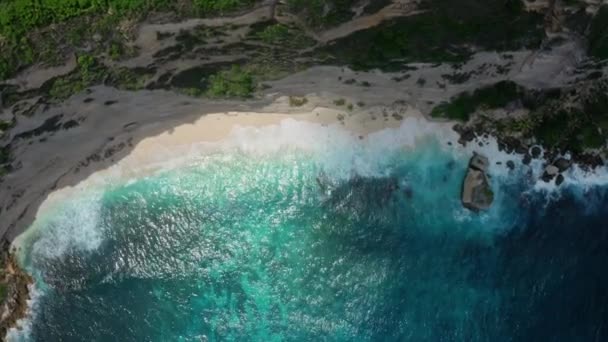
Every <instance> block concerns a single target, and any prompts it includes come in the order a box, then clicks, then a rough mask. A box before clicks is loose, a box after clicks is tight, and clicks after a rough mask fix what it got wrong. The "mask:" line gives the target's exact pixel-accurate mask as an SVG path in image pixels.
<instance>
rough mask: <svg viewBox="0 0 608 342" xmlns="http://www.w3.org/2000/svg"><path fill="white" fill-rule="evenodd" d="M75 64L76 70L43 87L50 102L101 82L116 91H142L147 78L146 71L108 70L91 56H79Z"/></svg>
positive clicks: (62, 98)
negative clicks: (46, 90)
mask: <svg viewBox="0 0 608 342" xmlns="http://www.w3.org/2000/svg"><path fill="white" fill-rule="evenodd" d="M77 62H78V68H77V69H76V70H75V71H74V72H72V73H71V74H69V75H66V76H63V77H58V78H55V79H53V80H51V81H49V83H50V85H44V86H43V88H47V89H48V94H49V96H50V98H51V99H52V100H55V101H58V100H64V99H66V98H68V97H70V96H72V95H74V94H76V93H78V92H81V91H83V90H85V89H86V88H87V87H90V86H93V85H95V84H99V83H102V82H103V81H105V82H106V83H107V84H110V85H112V86H114V87H116V88H118V89H124V90H137V89H142V88H143V87H144V85H145V81H146V80H147V79H148V77H149V73H148V72H147V71H146V70H144V71H143V72H141V71H139V72H138V71H137V70H133V69H127V68H116V69H108V68H106V67H105V66H104V65H102V64H101V63H99V62H97V60H96V59H95V58H94V57H93V56H91V55H80V56H79V57H78V59H77ZM43 90H44V89H43Z"/></svg>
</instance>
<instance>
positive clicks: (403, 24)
mask: <svg viewBox="0 0 608 342" xmlns="http://www.w3.org/2000/svg"><path fill="white" fill-rule="evenodd" d="M425 9H426V10H427V11H426V12H424V13H422V14H418V15H415V16H411V17H406V18H400V19H396V20H392V21H388V22H385V23H383V24H381V25H379V26H377V27H375V28H372V29H368V30H363V31H359V32H356V33H354V34H352V35H350V36H349V37H346V38H343V39H340V40H338V41H337V42H336V43H335V44H333V45H332V46H330V47H328V48H327V49H326V52H328V53H330V54H331V55H332V56H333V57H334V60H335V61H336V62H338V63H346V64H349V65H351V66H352V67H353V68H356V69H373V68H380V69H383V70H397V69H400V68H402V67H403V65H404V64H406V63H408V62H462V61H465V60H467V59H468V58H469V56H470V55H471V54H472V51H473V50H472V49H471V48H470V47H469V46H476V47H479V48H482V49H485V50H497V51H505V50H518V49H520V48H523V47H537V46H539V44H540V42H541V41H542V38H543V30H542V22H543V19H542V15H540V14H537V13H528V12H525V11H523V10H522V3H521V1H520V0H517V1H515V0H509V1H504V0H487V1H480V0H463V1H453V0H429V1H428V2H427V8H425Z"/></svg>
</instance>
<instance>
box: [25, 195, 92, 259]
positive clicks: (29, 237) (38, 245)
mask: <svg viewBox="0 0 608 342" xmlns="http://www.w3.org/2000/svg"><path fill="white" fill-rule="evenodd" d="M100 211H101V194H100V193H97V192H96V193H90V192H88V193H83V194H79V195H77V196H75V197H74V198H72V199H66V200H65V201H64V202H61V203H58V202H56V205H55V206H54V207H52V208H48V209H47V210H46V212H45V213H44V214H43V215H42V217H39V218H38V219H37V220H36V222H35V223H34V224H33V225H32V227H31V228H30V229H28V230H27V231H26V232H25V233H24V234H22V235H21V236H19V237H18V239H17V240H16V241H15V242H14V243H15V245H16V246H17V247H25V250H28V251H29V252H30V253H31V254H32V256H34V257H44V258H58V257H61V256H63V255H65V253H66V252H68V251H70V250H78V251H91V250H95V249H96V248H97V247H98V246H99V245H100V244H101V241H102V232H101V231H100ZM30 244H31V246H30Z"/></svg>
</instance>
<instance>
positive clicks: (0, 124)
mask: <svg viewBox="0 0 608 342" xmlns="http://www.w3.org/2000/svg"><path fill="white" fill-rule="evenodd" d="M12 125H13V123H12V122H10V121H4V120H0V132H3V131H6V130H7V129H9V128H10V127H11V126H12Z"/></svg>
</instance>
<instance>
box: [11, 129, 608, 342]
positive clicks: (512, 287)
mask: <svg viewBox="0 0 608 342" xmlns="http://www.w3.org/2000/svg"><path fill="white" fill-rule="evenodd" d="M450 143H451V144H450ZM481 145H482V146H479V145H475V146H474V145H469V146H467V147H460V146H458V145H457V144H456V136H455V135H454V133H453V132H451V131H450V130H444V127H443V126H440V125H439V124H434V123H427V122H425V121H423V120H418V119H406V120H404V123H403V125H402V126H401V127H399V128H395V129H386V130H383V131H379V132H376V133H372V134H369V135H367V136H364V137H359V136H358V135H356V134H354V133H352V132H350V131H347V130H345V129H343V128H341V127H340V126H339V125H332V126H321V125H318V124H312V123H302V122H297V121H295V120H285V121H283V122H281V123H280V124H279V125H274V126H268V127H257V128H251V127H241V128H237V129H235V130H234V132H233V134H232V135H231V136H230V137H229V138H227V139H226V140H224V141H221V142H219V143H201V144H199V145H197V146H193V147H191V148H190V149H189V150H190V151H191V152H190V153H189V154H188V155H187V156H181V157H182V158H181V160H180V161H179V162H176V161H175V160H169V161H167V166H166V167H165V168H161V169H159V170H158V171H157V172H155V173H152V174H148V173H147V174H145V175H142V177H140V178H135V179H120V177H118V179H117V178H111V179H108V180H107V186H106V187H100V184H102V182H99V181H100V180H99V179H97V183H96V186H94V187H92V188H90V189H88V190H87V186H86V182H85V183H84V184H82V185H80V189H81V190H82V191H80V192H78V195H77V196H71V197H69V196H68V198H67V199H66V201H65V202H62V204H61V205H58V206H56V207H55V209H53V210H48V211H47V212H46V213H41V214H40V215H39V218H38V219H37V221H36V222H35V224H34V226H33V227H32V228H33V229H32V230H31V232H32V233H30V232H28V233H26V234H24V236H23V237H22V238H20V239H21V240H20V242H19V246H21V247H22V251H21V253H22V255H24V256H25V257H24V259H23V260H24V263H25V266H26V267H27V268H28V270H30V271H31V272H32V273H33V274H34V275H35V276H36V278H37V285H36V286H37V288H38V291H39V293H40V295H38V296H36V302H35V303H34V304H33V305H32V311H34V312H33V314H32V315H31V321H30V322H28V323H27V325H29V326H30V327H31V330H30V331H29V335H27V336H26V339H27V338H31V339H42V338H47V339H53V338H59V337H60V336H66V334H70V336H74V337H75V338H77V339H120V340H142V339H144V340H155V341H163V340H180V339H181V340H201V339H203V340H286V341H300V340H333V341H347V340H395V341H397V340H399V341H403V340H410V341H426V340H428V341H436V340H471V341H475V340H478V341H486V340H489V339H494V340H521V339H522V338H523V339H527V338H530V337H535V338H540V337H544V338H551V336H552V335H550V333H551V331H549V332H548V333H547V334H546V335H539V333H538V332H537V330H535V329H536V326H534V325H532V323H529V322H530V315H541V314H544V313H543V312H542V310H541V309H542V306H543V303H544V302H543V298H545V297H543V296H537V295H534V294H533V293H530V292H527V291H529V288H534V286H533V285H535V284H543V282H546V281H547V280H546V277H549V278H550V279H554V278H553V277H557V276H558V275H559V274H560V272H563V271H564V270H563V269H561V268H560V267H562V265H564V264H563V263H553V262H550V260H549V259H550V258H553V256H550V257H547V259H543V258H539V257H538V254H542V250H547V251H555V250H559V248H562V247H561V246H562V245H563V244H564V243H565V241H566V240H568V239H572V238H571V237H569V235H567V233H566V232H568V230H567V229H565V228H563V227H562V228H560V229H561V230H558V231H562V232H563V233H561V234H558V235H556V236H557V237H556V238H555V239H550V240H549V241H551V243H547V242H543V240H541V241H535V240H534V239H532V240H529V239H528V240H525V239H524V238H523V237H522V234H523V235H524V237H525V234H536V235H538V234H541V235H540V236H544V234H551V233H550V231H549V230H547V229H548V227H545V226H544V225H543V221H540V220H539V219H538V217H543V218H544V219H545V220H547V223H548V225H549V226H550V227H556V225H558V226H559V224H560V221H555V220H554V217H555V218H557V217H558V215H555V211H556V210H558V209H559V208H560V207H559V206H562V205H563V206H568V207H567V208H569V209H568V210H569V213H571V214H572V215H579V217H580V222H579V223H580V224H581V225H585V224H587V223H589V224H593V223H594V222H596V221H597V220H598V217H602V215H605V214H604V213H603V212H602V210H603V209H604V208H602V207H601V206H602V204H601V203H606V202H605V197H606V196H605V193H603V192H601V191H600V190H596V189H598V185H597V184H596V185H594V186H593V187H592V188H593V189H592V190H587V192H586V193H587V195H585V196H587V200H589V199H590V197H589V196H590V195H589V193H592V194H593V195H592V196H594V198H592V199H593V201H594V202H596V203H600V205H599V206H597V207H596V208H595V209H594V210H591V211H586V212H585V211H581V209H582V208H583V207H581V206H580V205H578V204H576V203H580V202H579V201H580V200H579V199H577V198H578V197H577V195H576V191H577V190H578V188H576V186H575V185H574V182H575V181H574V179H576V177H578V172H580V171H579V169H577V168H576V167H575V168H573V169H572V170H570V171H569V172H568V175H567V177H566V178H567V179H568V180H567V181H566V182H565V185H567V186H565V187H563V188H562V189H563V192H564V194H563V196H560V197H555V198H553V199H551V200H549V201H548V200H547V196H546V191H547V190H546V189H539V188H538V185H537V184H538V182H537V180H536V179H535V178H534V175H537V174H538V173H539V172H540V171H541V169H542V165H541V164H542V162H541V161H538V162H534V163H533V164H532V166H531V167H528V166H524V165H522V164H521V162H520V161H519V160H520V158H521V156H517V155H515V154H506V153H504V152H500V151H499V149H498V146H497V143H496V141H495V140H493V139H491V138H488V139H484V140H483V141H482V144H481ZM473 150H476V151H480V152H481V153H484V154H486V155H487V156H488V157H489V158H490V161H491V162H492V165H491V167H490V174H491V176H492V180H491V181H492V186H493V187H494V189H495V193H496V198H495V204H494V205H493V207H492V208H491V209H490V210H489V211H488V212H484V213H481V214H474V213H471V212H469V211H467V210H465V209H463V208H462V206H461V205H460V201H459V192H460V185H461V182H462V178H463V176H464V170H465V168H466V163H467V161H468V158H469V157H470V154H471V153H472V151H473ZM509 160H512V161H514V163H515V165H516V167H515V169H514V170H509V169H508V168H507V167H506V161H509ZM497 162H500V163H501V164H497ZM115 171H116V170H115ZM598 172H600V171H598ZM599 174H600V173H598V179H601V176H599ZM113 175H120V172H113ZM551 192H552V193H561V190H551ZM539 204H542V205H539ZM576 213H578V214H576ZM547 215H548V216H547ZM568 222H570V221H568ZM81 225H82V226H83V227H84V228H85V230H84V233H83V232H78V231H77V227H78V226H81ZM64 228H65V229H64ZM553 229H555V228H553ZM34 232H35V233H34ZM533 236H535V235H533ZM530 241H533V242H535V243H538V247H539V248H540V249H541V250H539V251H538V252H537V251H536V250H535V249H533V248H534V247H533V244H532V243H531V242H530ZM600 241H603V240H602V239H601V238H600ZM584 242H585V241H581V243H584ZM517 243H519V244H520V245H522V246H526V247H527V248H531V249H523V250H522V251H521V252H518V251H517V249H516V247H517ZM603 243H605V242H603ZM53 244H57V246H59V248H57V249H56V250H54V251H52V252H50V251H49V248H50V247H51V246H52V245H53ZM562 250H564V251H568V250H569V249H568V248H565V247H564V248H562ZM528 255H529V256H530V257H531V258H532V259H527V256H528ZM566 257H569V255H568V254H563V255H561V254H559V255H558V254H556V255H555V258H557V259H556V260H562V259H563V258H566ZM600 258H601V257H600ZM513 260H518V261H519V264H513ZM570 260H572V259H570ZM580 260H588V259H587V256H586V255H585V254H581V257H580ZM535 263H536V264H539V265H542V267H540V266H539V267H536V266H533V265H535ZM531 267H532V268H531ZM551 267H553V269H552V268H551ZM584 267H589V268H590V269H593V268H591V266H584ZM543 268H544V269H543ZM555 279H558V278H555ZM518 282H519V283H521V284H526V286H522V285H519V283H518ZM557 283H559V282H557ZM559 284H563V287H561V288H559V287H558V288H556V289H555V290H556V291H558V290H559V291H560V293H568V294H569V295H570V296H572V297H573V298H579V297H581V298H582V299H580V300H581V301H584V296H585V293H581V292H580V291H579V290H578V289H576V288H574V287H569V286H566V285H568V284H569V283H568V284H566V283H559ZM514 291H515V292H514ZM513 293H515V294H517V295H518V297H516V298H513ZM524 303H525V305H526V306H527V307H528V311H522V310H523V309H521V306H522V305H523V304H524ZM561 309H563V310H565V309H566V308H565V307H561ZM65 312H70V313H71V315H70V317H65V315H62V314H61V313H65ZM568 319H569V318H568ZM568 319H566V318H564V321H563V323H569V321H568ZM598 319H600V318H596V317H591V318H588V321H591V322H596V321H597V320H598ZM540 321H542V319H538V318H537V319H536V320H534V321H532V322H540ZM539 324H540V323H539ZM566 325H567V324H566ZM93 326H95V328H91V327H93ZM517 326H525V327H526V329H525V331H524V330H517V329H515V328H514V327H517ZM571 326H573V328H572V329H574V330H573V331H574V332H576V333H577V334H579V335H576V336H588V335H587V333H588V332H587V330H585V326H576V325H575V324H574V323H573V324H571ZM553 331H554V332H556V330H553ZM18 335H19V334H18V333H17V332H16V331H13V332H11V335H10V336H11V337H15V339H16V340H18V339H17V336H18ZM21 336H22V337H23V336H24V335H21Z"/></svg>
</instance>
